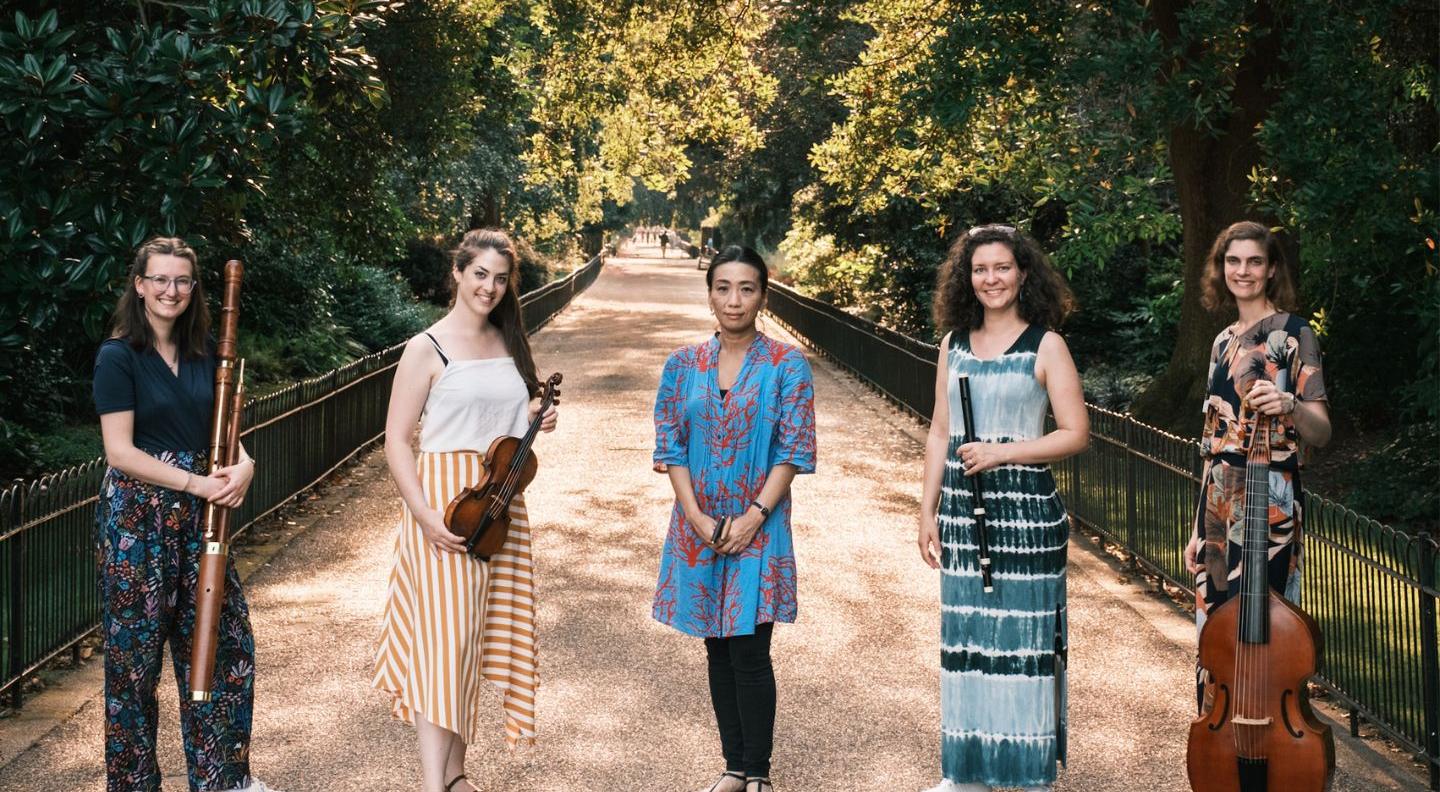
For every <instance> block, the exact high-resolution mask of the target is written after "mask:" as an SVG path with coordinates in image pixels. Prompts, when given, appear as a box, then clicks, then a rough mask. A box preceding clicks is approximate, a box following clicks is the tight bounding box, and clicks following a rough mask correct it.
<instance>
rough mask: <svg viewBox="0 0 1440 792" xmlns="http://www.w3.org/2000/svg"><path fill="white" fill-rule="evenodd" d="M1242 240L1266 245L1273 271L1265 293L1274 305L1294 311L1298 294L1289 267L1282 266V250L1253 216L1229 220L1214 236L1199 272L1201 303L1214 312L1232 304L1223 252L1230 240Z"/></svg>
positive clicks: (1272, 235)
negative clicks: (1247, 218) (1233, 220)
mask: <svg viewBox="0 0 1440 792" xmlns="http://www.w3.org/2000/svg"><path fill="white" fill-rule="evenodd" d="M1242 240H1249V241H1251V242H1259V243H1260V247H1263V248H1265V260H1266V261H1267V262H1268V263H1269V264H1271V265H1272V266H1274V267H1275V274H1274V275H1272V276H1271V277H1270V280H1269V282H1267V283H1266V284H1265V296H1266V297H1267V298H1268V299H1269V300H1270V302H1271V303H1272V304H1273V305H1274V306H1275V307H1276V308H1279V309H1280V310H1282V311H1286V312H1289V313H1294V312H1295V309H1296V307H1297V305H1298V303H1299V295H1298V294H1297V293H1296V289H1295V279H1294V278H1293V277H1292V276H1291V274H1290V268H1289V267H1287V266H1285V251H1284V250H1283V249H1282V248H1281V247H1280V240H1279V239H1278V238H1276V236H1275V235H1274V234H1273V233H1271V232H1270V229H1268V228H1266V227H1265V226H1263V225H1261V224H1259V223H1257V222H1255V221H1253V220H1241V221H1240V222H1238V223H1232V224H1231V225H1230V226H1229V227H1228V228H1226V229H1225V230H1224V231H1221V232H1220V235H1219V236H1217V237H1215V243H1214V244H1213V245H1211V246H1210V254H1209V255H1208V256H1206V257H1205V272H1204V274H1202V275H1201V276H1200V304H1201V305H1203V306H1205V310H1207V311H1214V312H1217V313H1218V312H1220V311H1223V310H1225V309H1230V308H1234V307H1235V295H1233V294H1231V293H1230V287H1229V286H1227V285H1225V253H1226V251H1228V250H1229V249H1230V244H1231V243H1232V242H1239V241H1242Z"/></svg>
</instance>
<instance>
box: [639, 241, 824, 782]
mask: <svg viewBox="0 0 1440 792" xmlns="http://www.w3.org/2000/svg"><path fill="white" fill-rule="evenodd" d="M705 282H706V284H707V286H708V287H709V294H710V310H711V311H712V312H713V313H714V314H715V319H716V321H717V322H718V324H719V331H718V332H716V334H715V336H714V337H713V338H710V339H709V340H707V341H704V342H702V343H699V344H695V345H692V346H687V347H682V348H681V349H678V350H676V351H675V352H674V353H673V354H671V355H670V359H669V360H668V361H666V363H665V370H664V373H663V374H662V375H661V377H660V389H659V392H658V393H657V394H656V395H655V469H656V470H657V471H664V472H667V473H668V474H669V476H670V484H671V486H672V487H673V488H674V490H675V507H674V509H672V511H671V514H670V529H669V532H668V534H667V535H666V537H665V549H664V553H663V555H662V556H661V559H660V579H659V582H658V584H657V585H656V589H655V607H654V616H655V618H656V620H658V621H661V622H663V623H665V624H668V625H670V626H672V627H674V628H675V629H677V630H679V631H681V632H683V633H685V634H687V635H694V636H697V637H701V638H704V639H705V651H706V655H707V658H708V661H709V678H710V699H711V703H712V704H713V705H714V708H715V720H716V723H717V725H718V726H719V730H720V744H721V748H722V754H723V755H724V759H725V772H724V774H723V775H721V776H720V778H719V779H717V780H716V781H715V782H714V783H713V784H711V785H710V786H708V787H706V788H705V789H706V790H707V791H708V792H741V790H744V791H745V792H767V791H768V790H772V789H773V786H772V785H771V783H770V778H769V776H770V752H771V745H772V743H773V736H774V731H775V672H774V669H773V668H772V666H771V663H770V638H771V634H772V632H773V630H774V626H775V623H776V622H793V621H795V611H796V599H795V555H794V551H793V549H792V545H791V537H790V482H791V481H792V480H793V479H794V478H795V475H796V474H797V473H810V472H813V471H814V470H815V403H814V389H813V387H812V384H811V378H810V365H809V364H808V363H807V362H806V361H805V355H804V354H803V353H802V352H801V351H800V350H799V349H796V348H795V347H793V346H790V345H788V344H784V343H781V342H779V341H776V340H774V339H772V338H767V337H766V336H764V335H762V334H761V333H760V332H759V331H757V330H756V327H755V320H756V318H757V317H758V316H759V315H760V311H761V310H762V309H763V308H764V306H765V292H766V288H767V287H768V285H769V274H768V271H767V270H766V267H765V261H764V260H763V259H762V258H760V255H759V254H758V253H756V252H755V251H753V250H750V249H749V248H742V247H738V246H733V245H732V246H730V247H728V248H726V249H725V250H724V251H722V252H721V253H720V254H719V255H718V256H716V257H715V259H714V260H713V261H712V262H711V264H710V269H709V270H707V271H706V273H705Z"/></svg>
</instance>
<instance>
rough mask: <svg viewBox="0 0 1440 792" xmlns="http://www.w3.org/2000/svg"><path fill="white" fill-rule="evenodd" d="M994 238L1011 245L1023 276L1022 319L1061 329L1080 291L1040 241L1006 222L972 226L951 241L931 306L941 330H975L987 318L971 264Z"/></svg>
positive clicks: (993, 241) (1047, 327)
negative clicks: (1052, 261)
mask: <svg viewBox="0 0 1440 792" xmlns="http://www.w3.org/2000/svg"><path fill="white" fill-rule="evenodd" d="M995 242H999V243H1001V244H1003V245H1005V246H1006V247H1008V248H1010V253H1011V254H1012V255H1014V256H1015V264H1016V265H1017V266H1019V267H1020V274H1021V275H1023V276H1024V279H1023V280H1022V281H1021V283H1020V305H1019V308H1020V318H1021V319H1024V320H1025V321H1027V322H1030V323H1031V324H1038V325H1041V326H1043V327H1045V328H1046V329H1047V330H1059V329H1060V325H1061V324H1063V323H1064V321H1065V319H1066V318H1067V317H1069V316H1070V314H1072V313H1074V311H1075V308H1076V303H1075V295H1074V294H1073V293H1072V292H1071V291H1070V286H1069V285H1068V284H1067V283H1066V282H1065V277H1064V276H1063V275H1061V274H1060V273H1059V271H1057V270H1056V269H1055V268H1054V267H1053V266H1051V264H1050V259H1049V257H1047V256H1046V255H1045V252H1044V251H1042V250H1041V249H1040V246H1039V245H1037V244H1036V243H1035V240H1033V239H1031V238H1030V237H1029V236H1028V235H1026V234H1025V233H1023V232H1021V231H1018V230H1016V229H1014V228H1011V227H1010V226H1002V225H989V226H980V227H978V228H972V229H970V230H969V231H967V232H965V233H964V234H962V235H961V236H960V238H959V239H956V240H955V242H954V243H953V244H951V245H950V252H949V253H947V254H946V255H945V262H944V263H943V264H941V265H940V276H939V279H938V281H937V283H936V286H935V302H934V305H933V306H932V308H933V311H934V317H935V327H936V330H937V331H939V332H942V333H943V332H945V331H947V330H958V329H960V328H966V329H969V330H975V329H978V328H979V327H980V325H981V323H983V322H984V321H985V306H984V305H982V304H981V303H980V300H979V298H977V297H976V296H975V287H974V286H973V285H971V282H970V268H971V261H972V259H974V257H975V251H976V250H978V249H979V248H980V247H981V246H982V245H989V244H992V243H995Z"/></svg>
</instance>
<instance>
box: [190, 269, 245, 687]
mask: <svg viewBox="0 0 1440 792" xmlns="http://www.w3.org/2000/svg"><path fill="white" fill-rule="evenodd" d="M244 273H245V267H244V266H243V265H242V264H241V263H240V262H238V261H236V260H234V259H231V260H230V261H227V262H225V274H224V298H223V299H222V300H221V303H220V321H219V322H218V328H217V329H218V337H217V343H216V347H215V412H214V417H213V418H212V420H211V422H210V468H209V470H210V472H214V471H216V470H219V469H220V468H222V467H229V466H230V465H233V464H235V463H236V462H238V461H239V459H240V418H241V416H242V415H243V413H244V411H245V409H244V408H245V361H243V360H241V361H240V362H239V365H238V367H237V365H236V351H237V345H236V339H237V336H238V331H239V325H240V280H241V277H242V276H243V275H244ZM200 530H201V536H200V541H201V548H200V577H199V581H198V583H197V584H196V587H195V629H194V631H193V632H192V633H191V636H190V700H191V701H209V700H210V696H211V691H212V683H213V682H214V680H215V649H216V647H217V645H218V643H219V639H220V612H221V610H222V609H223V608H224V605H225V571H226V569H227V568H228V566H229V560H230V508H229V507H227V506H219V505H217V504H214V503H208V502H207V503H206V504H205V517H204V521H203V522H202V523H201V524H200Z"/></svg>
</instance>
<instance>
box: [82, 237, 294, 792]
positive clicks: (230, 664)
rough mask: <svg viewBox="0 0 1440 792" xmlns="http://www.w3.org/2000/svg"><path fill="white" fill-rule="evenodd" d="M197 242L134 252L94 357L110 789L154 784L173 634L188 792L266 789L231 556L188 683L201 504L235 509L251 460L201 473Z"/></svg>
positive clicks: (206, 354) (249, 655)
mask: <svg viewBox="0 0 1440 792" xmlns="http://www.w3.org/2000/svg"><path fill="white" fill-rule="evenodd" d="M199 275H200V273H199V269H198V267H197V266H196V256H195V251H193V250H192V249H190V247H189V246H188V245H186V244H185V242H184V241H182V240H180V239H175V238H168V237H156V238H154V239H151V240H149V241H148V242H146V243H145V244H144V245H141V246H140V249H139V250H138V251H136V253H135V260H134V263H133V264H132V266H131V268H130V273H129V277H128V278H127V279H126V284H125V291H124V292H123V293H122V294H121V296H120V301H119V303H118V304H117V305H116V307H115V316H114V319H113V323H112V331H111V336H110V338H109V339H108V340H106V341H105V342H104V343H102V344H101V345H100V349H99V352H98V353H97V354H96V356H95V378H94V399H95V410H96V412H97V413H99V415H100V433H101V436H102V438H103V440H104V443H105V459H106V462H107V463H108V464H109V469H108V470H106V472H105V479H104V481H103V483H102V484H101V490H100V504H99V509H98V517H97V522H98V531H97V543H98V551H99V573H100V574H99V580H100V609H101V613H100V619H101V621H100V626H101V635H102V637H103V639H104V641H105V774H106V779H107V784H106V785H107V788H108V789H110V790H112V792H119V791H120V790H125V792H133V791H134V790H158V789H160V779H161V773H160V768H159V765H158V763H157V761H156V757H155V735H156V727H157V723H156V717H157V706H156V701H155V686H156V684H158V682H159V678H160V664H161V651H162V649H163V648H164V645H165V643H166V642H167V641H168V642H169V644H170V657H171V662H172V663H173V665H174V667H175V677H176V680H177V682H178V684H179V688H180V733H181V737H182V738H183V740H184V744H185V758H186V761H187V764H188V767H189V776H190V788H191V789H198V790H207V791H208V790H250V792H262V791H263V790H266V789H267V787H266V786H265V785H264V784H263V783H261V782H259V781H257V780H255V779H254V778H252V777H251V775H250V720H251V711H252V702H253V698H254V678H255V642H254V638H253V637H252V635H251V632H250V613H249V610H248V609H247V607H246V605H245V595H244V592H243V590H242V589H241V587H240V579H239V577H238V576H237V575H236V574H235V567H234V564H228V566H227V569H226V590H225V603H224V605H223V607H222V610H221V617H220V641H219V646H218V648H217V650H216V657H215V666H216V669H217V670H219V671H221V672H222V673H218V674H217V675H216V683H215V689H214V690H213V691H212V698H211V700H210V701H208V702H195V701H191V700H190V694H189V691H188V690H187V687H188V684H189V682H188V680H189V675H190V673H189V665H190V636H191V630H192V629H193V626H194V622H195V587H196V580H197V578H198V576H199V563H200V562H199V559H200V552H201V546H200V538H201V536H200V519H201V516H202V514H203V512H204V508H205V502H206V501H209V502H211V503H215V504H218V505H220V506H227V507H232V508H233V507H236V506H239V505H240V504H241V503H242V502H243V501H244V499H245V493H246V491H247V490H248V489H249V487H250V480H251V478H252V477H253V476H254V471H255V463H254V460H252V459H251V458H250V456H249V454H247V453H246V452H245V450H244V449H243V448H242V449H241V450H240V461H239V462H237V463H236V464H234V465H231V466H229V467H224V468H220V469H219V470H213V471H209V472H207V471H206V467H207V464H208V457H207V450H208V448H209V437H210V420H211V418H212V414H213V411H212V407H213V403H214V383H215V354H214V353H215V349H214V340H213V339H212V338H211V337H210V313H209V311H208V310H207V309H206V307H205V294H204V290H203V289H202V288H201V286H200V280H199Z"/></svg>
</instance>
